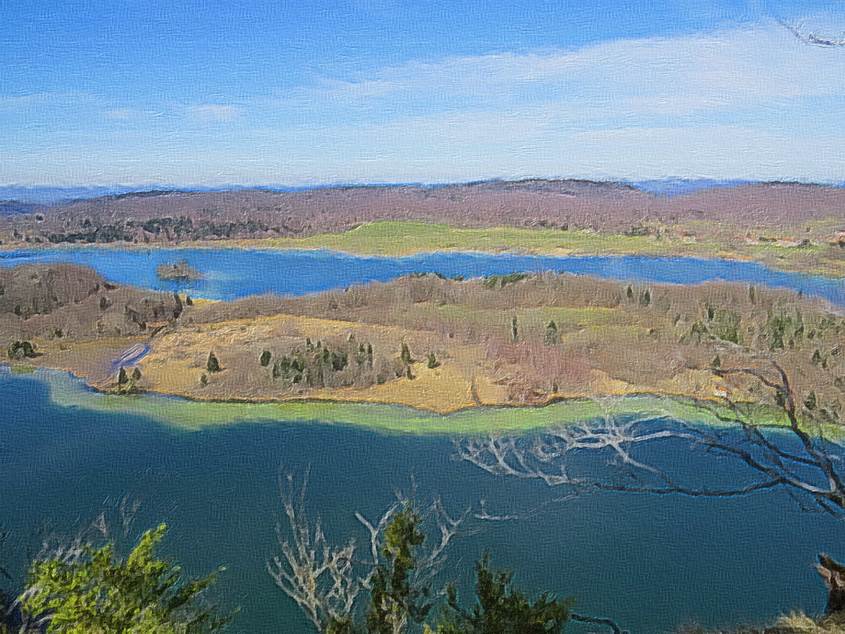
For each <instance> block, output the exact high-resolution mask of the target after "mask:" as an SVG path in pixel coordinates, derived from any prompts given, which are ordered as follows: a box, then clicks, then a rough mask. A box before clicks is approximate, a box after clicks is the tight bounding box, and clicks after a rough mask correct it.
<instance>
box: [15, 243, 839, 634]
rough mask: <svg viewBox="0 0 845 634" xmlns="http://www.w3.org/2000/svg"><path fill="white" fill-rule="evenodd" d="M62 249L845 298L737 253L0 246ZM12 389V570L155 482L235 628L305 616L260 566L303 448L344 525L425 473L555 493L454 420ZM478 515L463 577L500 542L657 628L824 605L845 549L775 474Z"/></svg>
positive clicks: (150, 507)
mask: <svg viewBox="0 0 845 634" xmlns="http://www.w3.org/2000/svg"><path fill="white" fill-rule="evenodd" d="M180 259H185V260H187V261H188V263H189V264H190V265H191V266H192V267H194V268H195V269H197V270H199V271H200V272H202V273H203V275H204V279H203V280H201V281H198V282H195V283H190V284H183V283H173V282H162V281H160V280H158V279H157V277H156V275H155V269H156V266H157V265H158V264H160V263H163V262H174V261H177V260H180ZM59 261H63V262H74V263H78V264H84V265H89V266H92V267H94V268H95V269H96V270H98V271H99V272H100V273H101V274H102V275H104V276H105V277H106V278H108V279H111V280H113V281H115V282H117V283H122V284H133V285H139V286H144V287H149V288H156V289H161V290H171V291H174V290H180V291H188V292H190V293H191V294H193V295H195V296H204V297H209V298H215V299H232V298H236V297H242V296H246V295H252V294H258V293H267V292H275V293H283V294H302V293H308V292H314V291H320V290H325V289H330V288H339V287H340V288H342V287H345V286H348V285H351V284H355V283H363V282H367V281H373V280H380V281H387V280H390V279H392V278H394V277H396V276H399V275H404V274H407V273H411V272H422V271H429V272H439V273H442V274H444V275H447V276H454V275H464V276H466V277H472V276H479V275H488V274H504V273H509V272H513V271H566V272H570V273H578V274H586V275H595V276H600V277H605V278H610V279H617V280H632V281H634V280H636V281H650V282H670V283H683V284H691V283H698V282H704V281H707V280H716V279H722V280H729V281H736V282H743V283H748V284H755V285H767V286H771V287H778V288H788V289H792V290H795V291H800V292H802V293H804V294H806V295H814V296H818V297H823V298H825V299H828V300H830V301H831V302H833V303H836V304H838V305H842V306H845V281H843V280H834V279H826V278H823V277H817V276H808V275H800V274H791V273H783V272H779V271H774V270H771V269H767V268H766V267H764V266H761V265H758V264H753V263H745V262H731V261H724V260H696V259H684V258H647V257H535V256H515V255H492V254H490V255H487V254H467V253H444V254H428V255H420V256H414V257H406V258H375V257H352V256H348V255H343V254H339V253H332V252H325V251H320V252H301V251H260V250H236V249H191V250H181V249H180V250H167V249H156V250H150V251H144V250H129V251H119V250H113V249H82V250H64V249H61V250H60V249H55V250H44V251H28V252H23V251H18V252H7V253H3V254H0V265H4V266H11V265H14V264H18V263H24V262H59ZM144 398H146V397H144ZM0 403H2V409H0V528H2V529H7V530H10V531H11V535H12V539H11V541H10V544H9V546H8V547H7V548H6V550H5V551H3V552H2V553H0V556H2V557H3V563H4V565H7V567H9V568H10V569H11V571H12V572H13V573H15V575H16V577H17V579H18V580H20V578H21V577H22V575H23V571H24V560H25V558H26V553H27V552H28V551H31V550H33V549H34V550H37V546H38V541H39V540H38V536H39V534H40V533H41V532H43V530H44V528H45V527H46V528H47V530H48V531H51V530H56V531H59V532H65V533H67V532H72V531H73V530H74V528H73V527H75V526H79V525H80V524H81V523H84V522H85V521H86V520H89V519H91V518H93V517H95V516H97V515H98V514H99V513H100V512H101V511H102V510H103V509H104V507H105V508H107V509H108V508H112V509H113V508H114V506H115V505H116V503H117V500H119V499H120V498H121V497H123V496H124V495H129V496H131V497H135V498H138V499H140V500H141V502H142V507H141V511H140V513H139V515H138V519H137V523H136V526H137V529H138V530H140V529H142V528H145V527H148V526H152V525H154V524H156V523H158V522H160V521H167V522H168V523H169V524H170V526H171V534H170V535H169V537H168V540H167V542H166V544H165V551H166V554H168V555H172V556H174V557H177V558H178V559H179V560H181V561H183V562H185V564H186V565H187V568H188V570H189V571H190V572H192V573H195V574H199V573H202V572H205V571H208V570H210V569H212V568H213V567H215V566H217V565H219V564H225V565H226V566H227V567H228V569H227V572H226V573H225V574H224V575H223V576H222V578H221V581H220V586H219V588H218V596H217V598H219V599H220V600H222V601H223V602H224V604H225V605H228V606H230V607H234V606H235V605H238V606H240V607H241V612H240V614H239V615H238V617H237V620H236V621H235V624H234V627H233V630H232V631H234V632H245V633H250V634H252V633H258V634H260V633H263V632H268V633H270V632H285V633H287V632H293V633H297V632H308V631H309V630H308V628H307V624H306V622H305V620H304V619H303V618H302V616H301V614H300V613H299V611H298V610H297V608H296V607H295V606H294V605H293V604H292V602H291V601H289V600H288V599H287V598H286V597H285V596H284V595H283V594H282V593H281V592H279V591H278V590H276V589H275V588H274V586H273V585H272V583H271V581H270V578H269V577H268V576H267V574H266V573H265V570H264V565H265V562H266V560H267V559H268V557H270V556H272V555H273V554H274V552H275V535H274V526H275V524H276V522H277V521H278V519H279V516H280V513H279V511H280V509H279V502H278V491H277V478H278V475H279V471H280V469H282V468H284V469H287V470H294V471H302V470H303V469H304V468H306V467H307V466H309V465H310V467H311V472H312V483H311V488H310V495H309V499H310V501H311V503H312V509H313V511H314V513H315V514H319V515H321V517H322V518H323V520H324V524H325V526H326V527H327V531H328V533H329V535H330V537H332V538H333V539H336V540H338V541H341V540H345V539H346V538H347V537H348V536H349V535H350V534H355V535H357V537H358V538H359V540H363V539H365V537H366V536H365V535H364V534H362V533H361V532H360V530H359V526H358V525H357V524H356V522H355V520H354V517H353V512H354V511H356V510H360V511H362V512H364V513H365V514H367V515H369V516H371V517H372V516H375V515H377V514H378V513H379V512H380V511H381V510H382V509H383V508H384V506H385V505H387V504H388V503H389V501H390V500H391V497H392V495H393V492H394V490H395V489H396V488H402V487H408V486H409V483H410V481H411V478H412V477H413V478H414V480H415V482H416V489H417V494H418V497H420V498H422V499H425V498H426V497H430V496H431V495H433V494H440V495H442V496H443V499H444V503H445V504H446V506H447V507H448V508H450V509H451V510H452V511H453V512H456V513H457V512H458V511H459V510H460V509H463V508H465V507H467V506H469V505H477V504H478V501H479V500H480V499H481V498H485V499H486V500H487V501H488V504H489V506H490V509H491V511H501V512H509V511H512V510H519V508H514V507H515V506H516V507H521V508H523V509H525V508H530V507H533V506H536V505H538V504H542V503H543V502H545V501H548V500H549V499H550V498H551V497H554V496H556V495H559V494H560V492H559V491H554V490H551V489H549V488H547V487H545V486H544V485H542V484H539V483H536V482H526V481H519V480H506V479H500V478H496V477H493V476H491V475H489V474H486V473H484V472H482V471H480V470H478V469H477V468H475V467H473V466H471V465H469V464H466V463H463V462H460V461H456V460H455V459H454V449H453V445H452V442H451V441H450V440H449V439H446V438H431V437H408V436H393V435H381V434H377V433H374V432H368V431H363V430H360V429H352V428H348V427H340V426H330V425H324V424H319V425H317V424H315V425H308V424H304V425H303V424H288V423H283V422H282V423H277V424H269V423H266V422H264V423H261V424H250V423H249V422H246V423H239V424H235V425H231V426H228V427H223V428H216V429H207V430H204V431H199V432H188V431H180V430H176V429H172V428H170V427H167V426H165V425H162V424H160V423H157V422H155V421H153V420H150V419H147V418H143V417H138V416H130V415H127V414H124V413H120V412H113V413H96V412H91V411H87V410H82V409H74V408H64V407H61V406H59V405H56V404H55V403H53V402H52V401H51V400H50V398H49V393H48V389H47V385H46V384H45V383H43V382H41V381H40V380H39V379H38V378H36V377H20V376H13V375H10V374H8V373H6V374H4V373H0ZM664 458H665V459H667V460H670V461H672V462H674V463H675V464H676V466H677V467H678V468H681V469H685V470H687V472H688V473H689V474H692V475H698V474H701V473H711V474H713V473H717V474H720V475H721V476H724V477H730V476H731V474H732V471H731V469H734V468H736V465H734V464H733V463H729V462H719V461H718V459H717V458H714V457H712V456H691V455H690V454H689V452H683V453H680V452H679V453H678V454H677V455H667V456H664ZM603 467H604V465H596V468H603ZM472 528H473V529H474V530H477V532H473V533H472V534H470V535H467V536H465V537H464V538H463V539H460V540H458V541H457V542H456V543H455V545H454V547H453V549H452V551H451V553H450V559H449V562H450V565H449V567H448V569H447V571H446V573H447V576H448V577H457V578H458V580H459V581H461V582H462V584H463V585H464V587H465V586H466V584H467V582H468V581H469V578H468V577H469V572H470V571H471V564H472V562H473V561H474V560H475V559H477V558H478V557H479V556H480V554H481V553H482V552H483V551H484V550H485V549H490V550H491V551H492V552H493V554H494V559H495V562H496V563H497V564H499V565H501V566H504V567H509V568H513V569H514V570H515V572H516V579H517V581H518V582H519V583H520V584H521V585H522V586H524V587H525V588H527V589H529V590H532V591H540V590H550V591H552V592H555V593H557V594H559V595H564V596H574V597H575V598H576V600H577V606H578V609H579V610H581V611H583V612H587V613H593V614H597V615H606V616H612V617H613V618H615V619H616V620H618V621H619V622H620V623H621V624H623V625H624V626H625V627H628V628H630V629H631V631H632V632H644V633H647V634H652V633H659V632H667V631H670V630H672V629H673V628H674V627H676V626H678V625H680V624H684V623H690V622H700V623H703V624H706V625H710V626H718V625H725V624H731V623H737V622H741V621H744V622H761V621H765V620H768V619H771V618H773V617H775V616H777V615H778V614H779V613H782V612H784V611H789V610H793V609H798V608H803V609H805V610H809V611H813V612H815V611H819V610H820V609H821V608H822V607H823V603H824V589H823V587H822V585H821V582H820V580H819V579H818V577H817V575H816V574H815V572H814V571H813V568H812V565H813V562H814V558H815V556H816V554H817V553H818V552H819V551H828V552H830V553H831V554H833V555H834V556H836V557H839V558H840V559H843V558H845V540H843V539H842V538H843V528H842V527H841V526H840V525H839V524H837V523H836V522H834V521H833V520H831V519H830V518H828V517H826V516H824V515H820V514H809V513H804V512H801V511H800V510H799V509H798V507H797V505H796V504H795V503H794V502H793V501H792V500H791V499H789V498H787V497H786V496H785V495H783V494H780V493H767V494H760V495H755V496H751V497H746V498H742V499H734V500H702V499H689V498H678V497H654V496H644V495H620V494H602V495H590V496H584V497H580V498H577V499H575V500H570V501H568V502H566V503H563V504H556V505H551V506H549V507H548V510H547V511H546V512H544V513H542V514H539V515H536V516H533V517H531V518H530V519H524V520H520V521H515V522H500V523H483V522H480V521H478V522H476V523H475V524H473V525H472ZM568 631H569V630H568ZM571 631H573V632H574V631H576V630H575V629H574V628H573V629H572V630H571Z"/></svg>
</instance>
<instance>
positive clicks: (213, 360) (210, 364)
mask: <svg viewBox="0 0 845 634" xmlns="http://www.w3.org/2000/svg"><path fill="white" fill-rule="evenodd" d="M205 368H206V370H208V371H209V372H210V373H211V374H213V373H215V372H220V369H221V368H220V361H218V360H217V356H216V355H215V354H214V353H213V352H209V353H208V361H207V362H206V364H205Z"/></svg>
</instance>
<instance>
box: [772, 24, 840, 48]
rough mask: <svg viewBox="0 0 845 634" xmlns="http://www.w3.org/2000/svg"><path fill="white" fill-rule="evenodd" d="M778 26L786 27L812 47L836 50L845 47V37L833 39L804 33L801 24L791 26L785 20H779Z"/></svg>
mask: <svg viewBox="0 0 845 634" xmlns="http://www.w3.org/2000/svg"><path fill="white" fill-rule="evenodd" d="M778 24H780V25H781V26H782V27H784V28H785V29H786V30H787V31H789V32H790V33H792V35H794V36H795V37H796V38H797V39H798V40H800V41H801V42H803V43H804V44H810V45H812V46H822V47H824V48H836V47H839V46H845V36H840V37H831V36H827V35H817V34H815V33H813V32H804V29H803V28H802V26H801V25H800V24H790V23H789V22H786V21H785V20H780V19H779V20H778Z"/></svg>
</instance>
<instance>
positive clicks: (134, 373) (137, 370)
mask: <svg viewBox="0 0 845 634" xmlns="http://www.w3.org/2000/svg"><path fill="white" fill-rule="evenodd" d="M132 380H133V381H140V380H141V368H135V369H134V370H132Z"/></svg>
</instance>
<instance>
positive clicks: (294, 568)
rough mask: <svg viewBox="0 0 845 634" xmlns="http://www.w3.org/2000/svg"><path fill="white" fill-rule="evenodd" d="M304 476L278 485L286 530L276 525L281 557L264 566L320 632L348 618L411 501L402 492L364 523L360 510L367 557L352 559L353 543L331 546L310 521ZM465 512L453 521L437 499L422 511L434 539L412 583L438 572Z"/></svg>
mask: <svg viewBox="0 0 845 634" xmlns="http://www.w3.org/2000/svg"><path fill="white" fill-rule="evenodd" d="M307 485H308V475H307V473H306V475H305V476H304V478H303V480H302V482H301V483H297V482H296V479H295V478H294V477H293V476H292V475H288V476H286V477H285V478H284V479H283V481H282V482H281V485H280V488H281V495H282V505H283V508H284V512H285V518H286V524H287V526H286V527H285V526H282V525H281V524H280V525H279V526H278V527H277V535H278V542H279V546H280V549H281V555H276V556H275V557H273V558H272V559H271V560H270V561H269V562H268V564H267V571H268V573H269V574H270V576H271V577H272V578H273V580H274V582H275V583H276V585H277V586H278V587H279V588H280V589H281V590H282V591H283V592H284V593H285V594H287V595H288V596H289V597H291V598H292V599H293V600H294V601H295V602H296V603H297V605H299V607H300V608H301V609H302V610H303V611H304V612H305V614H306V615H307V616H308V618H309V619H310V621H311V622H312V623H313V624H314V626H315V627H316V628H317V629H318V631H323V630H324V629H325V628H326V626H327V625H328V624H329V623H330V622H331V621H332V620H343V619H345V618H348V617H350V616H351V615H352V614H353V613H354V610H355V605H356V601H357V599H358V598H359V596H360V595H361V593H362V591H366V590H369V588H370V583H371V580H372V576H373V574H374V572H375V570H376V568H377V566H379V565H380V564H382V563H383V555H382V552H383V546H384V533H385V530H386V529H387V527H388V526H389V524H390V522H391V520H392V519H393V518H394V517H395V516H396V514H397V513H398V512H399V511H400V510H402V509H403V508H404V507H405V506H406V505H408V504H413V501H412V499H411V498H409V497H406V496H405V495H404V494H403V493H402V492H401V491H400V492H397V493H396V501H394V502H393V503H391V504H390V505H389V506H388V507H387V509H386V510H385V511H384V512H383V513H382V514H381V516H380V517H379V518H378V519H377V520H369V519H368V518H367V517H365V516H364V515H363V514H362V513H360V512H357V511H356V512H355V517H356V519H357V520H358V521H359V522H360V523H361V525H362V526H363V527H364V528H365V529H366V532H367V545H368V548H367V550H368V551H369V552H368V554H367V556H366V557H365V558H363V559H359V558H357V557H356V552H357V545H356V542H355V540H354V539H350V540H349V541H348V542H347V543H346V544H345V545H343V546H339V547H337V546H332V545H331V544H330V543H329V542H328V540H327V538H326V536H325V533H324V532H323V529H322V525H321V523H320V520H319V518H318V519H317V520H315V521H313V522H312V521H311V519H310V518H309V516H308V514H307V511H306V505H305V496H306V489H307ZM469 512H470V510H469V509H467V510H465V511H464V512H463V513H462V514H461V515H460V516H458V517H453V516H451V515H450V514H449V513H448V512H447V511H446V509H445V507H444V505H443V503H442V501H441V500H440V498H437V497H435V498H434V500H433V501H432V502H431V504H430V505H429V506H428V507H427V508H425V509H423V511H422V512H421V522H422V524H423V528H424V529H425V530H426V532H427V533H430V534H433V535H434V536H435V537H434V538H433V539H432V540H431V541H430V542H429V544H428V546H427V548H426V549H425V550H424V552H422V553H421V554H420V556H419V561H418V562H417V566H416V567H415V569H414V579H413V583H414V584H419V585H423V584H428V583H430V582H431V581H432V580H433V579H434V578H435V577H436V576H437V574H438V573H439V572H440V571H441V570H442V568H443V564H444V562H445V561H446V550H447V548H448V546H449V544H450V543H451V541H452V540H453V539H454V538H455V536H456V535H458V534H459V532H460V531H461V530H462V526H463V524H464V521H465V520H466V518H467V517H468V516H469Z"/></svg>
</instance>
